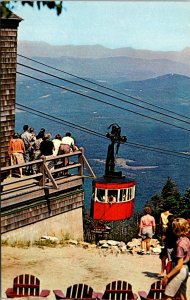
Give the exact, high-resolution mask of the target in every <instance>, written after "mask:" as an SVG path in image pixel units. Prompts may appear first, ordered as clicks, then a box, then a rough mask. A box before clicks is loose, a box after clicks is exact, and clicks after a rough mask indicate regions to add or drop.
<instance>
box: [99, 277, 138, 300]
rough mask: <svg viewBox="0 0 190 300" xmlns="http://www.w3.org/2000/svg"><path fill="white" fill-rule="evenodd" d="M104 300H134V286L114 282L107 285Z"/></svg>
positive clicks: (124, 282)
mask: <svg viewBox="0 0 190 300" xmlns="http://www.w3.org/2000/svg"><path fill="white" fill-rule="evenodd" d="M102 299H103V300H133V299H135V298H134V294H133V291H132V285H131V284H130V283H127V282H126V281H121V280H118V281H113V282H111V283H109V284H107V285H106V290H105V292H104V294H103V297H102Z"/></svg>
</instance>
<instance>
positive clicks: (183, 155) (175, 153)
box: [16, 103, 190, 158]
mask: <svg viewBox="0 0 190 300" xmlns="http://www.w3.org/2000/svg"><path fill="white" fill-rule="evenodd" d="M16 105H17V107H18V108H19V109H20V110H23V111H26V112H28V111H27V110H29V113H31V111H32V113H33V114H34V115H37V116H39V117H42V118H45V119H49V120H51V121H53V122H57V123H61V124H62V123H65V124H66V125H67V126H70V127H72V128H75V129H77V130H80V131H84V132H86V133H89V134H92V135H95V136H98V137H100V138H104V139H106V140H107V139H108V138H107V137H106V136H105V135H104V134H101V133H99V132H96V131H94V130H91V129H88V128H86V127H83V126H81V125H77V124H74V123H72V122H69V121H66V120H64V119H62V118H58V117H55V116H52V115H50V114H47V113H45V112H41V111H39V110H36V109H34V108H30V107H27V106H25V105H23V104H20V103H16ZM122 144H124V145H127V146H131V147H136V148H141V149H144V150H148V151H153V152H159V153H162V154H167V155H173V156H177V157H181V158H190V155H189V154H186V153H182V152H178V151H173V150H168V149H163V148H158V147H152V146H147V145H142V144H138V143H134V142H124V143H122Z"/></svg>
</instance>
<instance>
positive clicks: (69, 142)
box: [61, 132, 77, 153]
mask: <svg viewBox="0 0 190 300" xmlns="http://www.w3.org/2000/svg"><path fill="white" fill-rule="evenodd" d="M61 144H62V145H66V146H69V152H72V151H76V150H77V146H76V145H75V141H74V139H73V137H72V136H71V133H70V132H66V134H65V136H64V137H63V138H62V143H61ZM67 149H68V147H67ZM67 153H68V152H67Z"/></svg>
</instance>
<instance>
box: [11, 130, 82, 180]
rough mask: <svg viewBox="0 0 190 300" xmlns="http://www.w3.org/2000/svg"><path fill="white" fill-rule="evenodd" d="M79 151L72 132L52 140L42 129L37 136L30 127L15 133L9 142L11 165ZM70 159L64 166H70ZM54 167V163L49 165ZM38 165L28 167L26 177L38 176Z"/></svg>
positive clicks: (66, 159) (58, 135) (65, 160)
mask: <svg viewBox="0 0 190 300" xmlns="http://www.w3.org/2000/svg"><path fill="white" fill-rule="evenodd" d="M76 150H78V148H77V146H76V145H75V141H74V139H73V137H72V136H71V133H70V132H67V133H66V134H65V136H64V137H62V136H61V134H56V135H55V138H54V139H53V140H52V139H51V134H50V133H48V132H46V130H45V129H44V128H41V129H40V131H39V133H38V134H37V135H36V134H35V131H34V128H30V127H29V125H24V126H23V133H22V134H18V133H14V134H13V137H12V138H11V140H10V142H9V148H8V154H9V157H10V162H11V165H15V164H24V163H28V162H29V161H34V160H37V159H40V158H41V157H43V156H46V157H47V156H48V157H50V156H54V157H55V156H57V155H60V154H66V153H69V152H71V151H76ZM68 163H69V159H68V158H65V159H64V166H66V165H68ZM48 167H49V168H52V167H53V162H52V163H51V162H50V164H49V165H48ZM37 172H38V165H37V164H33V165H32V167H30V166H26V168H25V175H30V174H36V173H37ZM20 176H21V177H22V176H23V174H22V168H20Z"/></svg>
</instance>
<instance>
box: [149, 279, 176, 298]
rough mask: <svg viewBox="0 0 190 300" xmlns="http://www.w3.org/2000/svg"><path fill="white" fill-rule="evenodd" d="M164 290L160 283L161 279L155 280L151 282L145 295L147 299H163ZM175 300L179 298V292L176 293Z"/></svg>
mask: <svg viewBox="0 0 190 300" xmlns="http://www.w3.org/2000/svg"><path fill="white" fill-rule="evenodd" d="M164 291H165V287H164V286H163V285H162V281H161V280H159V281H156V282H154V283H153V284H151V288H150V291H149V293H148V296H147V300H164V299H165V296H164ZM174 299H175V300H180V297H179V294H177V295H176V296H175V298H174Z"/></svg>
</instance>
